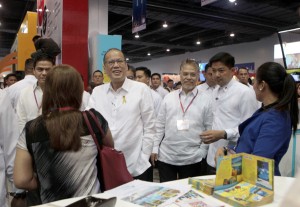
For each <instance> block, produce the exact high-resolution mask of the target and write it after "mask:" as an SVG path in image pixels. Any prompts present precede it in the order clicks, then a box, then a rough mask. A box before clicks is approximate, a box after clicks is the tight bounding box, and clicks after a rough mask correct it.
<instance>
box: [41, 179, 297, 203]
mask: <svg viewBox="0 0 300 207" xmlns="http://www.w3.org/2000/svg"><path fill="white" fill-rule="evenodd" d="M214 177H215V176H201V177H199V178H214ZM274 178H275V183H274V188H275V191H274V192H275V194H274V201H273V203H271V204H267V205H264V206H265V207H271V206H272V207H275V206H280V204H281V201H282V200H283V198H284V196H285V194H286V193H287V191H288V190H289V188H290V186H291V185H292V183H293V181H294V180H295V178H291V177H280V176H275V177H274ZM168 183H170V184H174V183H176V184H180V185H188V179H182V180H177V181H171V182H168ZM197 192H198V193H199V194H201V195H202V196H203V197H206V198H208V199H209V200H212V201H214V202H217V203H220V204H224V206H226V207H228V206H230V205H228V204H226V203H223V202H222V201H219V200H217V199H215V198H214V197H212V196H209V195H206V194H204V193H201V192H200V191H197ZM93 196H95V197H99V198H110V197H111V195H110V194H108V193H101V194H96V195H93ZM81 198H82V197H78V198H70V199H65V200H60V201H56V202H53V203H49V204H44V205H39V207H63V206H66V205H69V204H71V203H73V202H75V201H77V200H79V199H81ZM129 206H130V207H134V206H139V205H135V204H132V203H129V202H125V201H122V200H120V199H117V203H116V207H129Z"/></svg>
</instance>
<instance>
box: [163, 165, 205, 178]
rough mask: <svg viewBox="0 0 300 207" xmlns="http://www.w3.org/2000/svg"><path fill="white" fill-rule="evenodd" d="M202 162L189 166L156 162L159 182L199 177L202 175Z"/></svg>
mask: <svg viewBox="0 0 300 207" xmlns="http://www.w3.org/2000/svg"><path fill="white" fill-rule="evenodd" d="M202 162H205V160H203V161H201V162H197V163H195V164H191V165H181V166H178V165H171V164H167V163H164V162H161V161H157V168H158V172H159V178H160V182H167V181H172V180H177V179H178V178H179V179H183V178H188V177H195V176H201V175H203V174H204V172H203V167H202Z"/></svg>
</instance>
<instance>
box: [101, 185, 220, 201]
mask: <svg viewBox="0 0 300 207" xmlns="http://www.w3.org/2000/svg"><path fill="white" fill-rule="evenodd" d="M105 193H106V194H108V195H111V196H116V197H118V198H119V199H122V200H124V201H127V202H131V203H134V204H137V205H141V206H147V207H151V206H153V207H154V206H159V207H190V206H205V207H221V206H224V205H223V204H222V203H221V202H218V201H212V200H211V199H208V198H206V197H204V196H202V195H200V194H199V193H197V192H195V191H193V190H191V187H190V186H188V185H178V184H163V183H150V182H145V181H140V180H134V181H132V182H129V183H127V184H124V185H122V186H120V187H117V188H114V189H112V190H109V191H106V192H105Z"/></svg>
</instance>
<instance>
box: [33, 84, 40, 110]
mask: <svg viewBox="0 0 300 207" xmlns="http://www.w3.org/2000/svg"><path fill="white" fill-rule="evenodd" d="M35 90H36V88H35V89H33V95H34V100H35V104H36V107H37V108H38V111H40V109H41V107H42V103H41V105H39V104H38V101H37V98H36V95H35Z"/></svg>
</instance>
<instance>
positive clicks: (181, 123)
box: [177, 90, 198, 131]
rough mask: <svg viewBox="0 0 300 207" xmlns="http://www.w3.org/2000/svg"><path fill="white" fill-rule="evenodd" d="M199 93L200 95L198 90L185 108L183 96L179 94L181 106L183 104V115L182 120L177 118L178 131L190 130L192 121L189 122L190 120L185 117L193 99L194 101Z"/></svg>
mask: <svg viewBox="0 0 300 207" xmlns="http://www.w3.org/2000/svg"><path fill="white" fill-rule="evenodd" d="M197 95H198V90H197V93H196V95H195V96H194V97H193V99H192V100H191V102H190V103H189V104H188V106H187V107H186V109H185V110H184V108H183V105H182V103H181V96H180V94H179V100H180V106H181V110H182V113H183V116H182V120H177V130H178V131H183V130H189V128H190V122H189V120H187V119H185V113H186V112H187V110H188V109H189V107H190V106H191V104H192V103H193V101H194V99H195V98H196V96H197Z"/></svg>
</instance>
